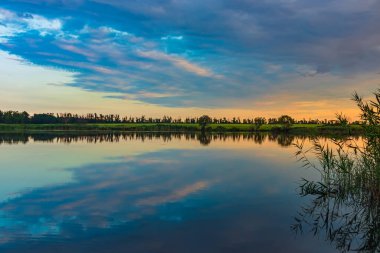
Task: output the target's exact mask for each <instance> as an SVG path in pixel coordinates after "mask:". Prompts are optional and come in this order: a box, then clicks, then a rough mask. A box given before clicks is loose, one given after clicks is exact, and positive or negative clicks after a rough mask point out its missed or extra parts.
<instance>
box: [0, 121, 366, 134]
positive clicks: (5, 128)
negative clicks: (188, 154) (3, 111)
mask: <svg viewBox="0 0 380 253" xmlns="http://www.w3.org/2000/svg"><path fill="white" fill-rule="evenodd" d="M44 131H63V132H66V131H70V132H72V131H78V132H81V131H86V132H88V131H96V132H107V131H137V132H156V131H159V132H165V131H168V132H199V131H201V128H200V126H199V125H198V124H185V123H171V124H164V123H159V124H157V123H109V124H0V132H44ZM206 131H207V132H216V133H219V132H255V131H256V130H255V128H254V126H253V125H251V124H210V125H208V126H207V127H206ZM257 131H258V132H288V133H294V134H361V133H363V128H362V126H360V125H348V126H341V125H321V124H294V125H292V126H290V127H289V128H287V129H285V128H284V127H283V126H281V125H279V124H265V125H262V126H261V127H260V128H259V129H258V130H257Z"/></svg>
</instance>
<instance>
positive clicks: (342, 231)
mask: <svg viewBox="0 0 380 253" xmlns="http://www.w3.org/2000/svg"><path fill="white" fill-rule="evenodd" d="M328 144H329V145H328ZM297 146H298V148H299V152H298V155H299V157H300V160H301V161H302V162H304V165H305V166H309V167H313V168H314V169H316V170H318V171H319V173H320V178H319V179H318V180H309V179H304V180H303V182H302V184H301V185H300V188H299V189H300V195H301V196H302V197H306V198H307V199H309V203H308V204H307V205H304V206H303V207H302V209H301V210H300V212H299V214H298V215H297V216H296V218H295V220H296V223H295V224H294V225H293V229H294V231H295V232H296V233H300V232H301V233H302V232H304V231H305V230H307V231H311V232H312V233H313V234H314V235H315V236H318V237H325V238H326V240H328V241H330V242H331V243H332V244H333V245H334V246H335V247H336V248H337V249H338V250H339V251H340V252H348V251H356V252H380V139H379V138H378V137H369V138H366V139H363V140H362V141H361V142H359V143H358V142H357V141H355V140H350V139H349V140H345V141H334V142H332V143H331V142H330V143H326V142H325V143H324V142H323V141H321V140H315V141H314V142H313V143H312V146H311V147H310V149H307V148H306V149H305V148H304V147H303V145H302V144H298V145H297ZM305 150H306V151H305ZM310 152H312V153H313V155H314V156H315V157H314V158H315V159H317V162H316V163H315V164H313V163H312V162H311V160H310V159H312V158H313V157H310V156H308V154H309V153H310Z"/></svg>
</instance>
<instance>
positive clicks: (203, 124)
mask: <svg viewBox="0 0 380 253" xmlns="http://www.w3.org/2000/svg"><path fill="white" fill-rule="evenodd" d="M210 123H212V119H211V118H210V117H209V116H207V115H202V116H200V117H199V118H198V124H199V125H200V127H201V131H202V132H204V131H205V130H206V126H207V125H208V124H210Z"/></svg>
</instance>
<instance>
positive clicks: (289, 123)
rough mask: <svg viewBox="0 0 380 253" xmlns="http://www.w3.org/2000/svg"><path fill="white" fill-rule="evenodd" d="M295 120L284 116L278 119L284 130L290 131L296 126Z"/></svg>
mask: <svg viewBox="0 0 380 253" xmlns="http://www.w3.org/2000/svg"><path fill="white" fill-rule="evenodd" d="M294 121H295V120H294V119H293V118H292V117H290V116H289V115H282V116H281V117H279V118H278V123H279V124H281V126H282V128H283V129H284V130H286V131H287V130H289V129H290V127H291V126H292V125H293V124H294Z"/></svg>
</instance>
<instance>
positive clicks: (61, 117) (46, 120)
mask: <svg viewBox="0 0 380 253" xmlns="http://www.w3.org/2000/svg"><path fill="white" fill-rule="evenodd" d="M205 117H207V123H214V124H252V125H255V126H258V127H259V126H260V125H263V124H287V125H291V124H339V123H340V122H339V120H327V119H324V120H319V119H308V120H307V119H302V120H295V119H293V118H292V117H290V116H288V115H282V116H280V117H278V118H268V119H267V118H265V117H255V118H252V119H245V118H244V119H241V118H240V117H233V118H232V119H228V118H226V117H223V118H215V117H214V118H211V117H209V116H207V115H203V116H201V117H186V118H184V119H182V118H173V117H170V116H164V117H162V118H152V117H145V116H141V117H132V116H129V117H121V116H120V115H118V114H97V113H88V114H86V115H79V114H72V113H57V114H54V113H41V114H33V115H30V114H29V113H27V112H25V111H24V112H18V111H0V124H1V123H2V124H76V123H177V124H178V123H187V124H202V123H203V122H205V120H204V119H205ZM353 123H358V122H353Z"/></svg>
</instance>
